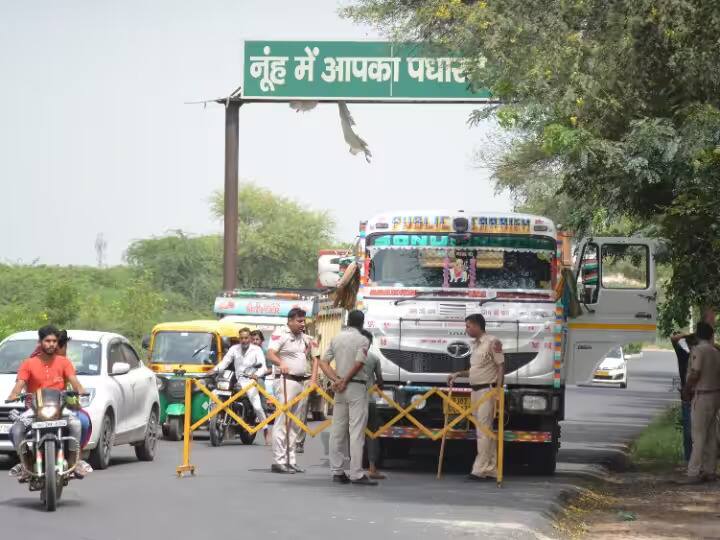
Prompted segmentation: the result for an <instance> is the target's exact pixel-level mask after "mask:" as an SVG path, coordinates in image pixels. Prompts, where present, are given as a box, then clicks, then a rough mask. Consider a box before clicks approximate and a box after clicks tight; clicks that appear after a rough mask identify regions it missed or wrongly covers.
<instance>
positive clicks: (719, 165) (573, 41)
mask: <svg viewBox="0 0 720 540" xmlns="http://www.w3.org/2000/svg"><path fill="white" fill-rule="evenodd" d="M345 14H346V15H348V16H350V17H352V18H354V19H355V20H357V21H361V22H365V23H370V24H373V25H375V26H377V27H379V28H380V29H382V30H384V31H385V32H386V33H388V34H390V35H391V36H392V37H393V38H395V39H398V40H402V41H404V40H420V41H424V42H432V43H436V44H439V45H443V46H445V47H447V48H449V49H450V50H454V51H458V52H460V53H461V54H462V55H463V56H464V57H466V58H469V59H470V63H469V68H468V70H469V75H470V78H471V81H472V84H473V85H474V86H475V87H484V88H489V89H490V90H491V91H492V93H493V94H494V95H495V96H496V97H497V98H499V99H501V100H502V101H503V102H504V103H505V105H502V106H498V107H493V108H491V109H490V110H489V111H483V112H480V113H478V114H476V115H474V117H473V119H472V120H474V121H476V122H478V121H487V119H489V118H495V119H496V121H497V122H498V124H499V125H500V127H502V128H504V129H507V130H510V131H511V132H512V134H513V135H514V139H513V140H512V142H511V143H510V147H509V149H508V151H507V152H506V153H505V154H504V157H503V158H502V159H501V160H500V163H499V165H498V166H497V167H495V170H496V179H497V180H498V186H499V187H500V188H508V189H510V190H511V191H513V193H514V195H516V197H517V199H518V201H519V203H520V206H521V207H523V205H524V206H525V207H527V208H535V209H538V210H547V211H542V212H540V213H543V214H549V215H550V217H553V218H555V219H556V220H558V221H560V222H561V223H563V224H564V225H565V226H566V227H568V228H570V229H572V230H575V231H576V232H577V233H584V232H591V233H593V234H598V233H599V232H602V233H605V232H606V230H605V229H606V228H608V226H610V227H609V228H610V229H611V230H612V229H613V228H615V226H616V225H617V224H621V225H622V227H620V228H621V229H626V230H628V231H631V232H643V233H648V232H652V233H654V234H656V235H657V236H660V237H663V238H666V239H667V240H668V241H669V242H668V253H667V258H668V263H669V264H670V265H671V268H672V275H671V277H670V279H669V280H668V281H667V284H666V289H665V295H666V303H665V304H664V310H663V311H664V313H663V319H662V322H663V327H664V330H665V331H666V332H667V331H670V329H671V328H672V327H674V326H684V324H685V323H686V322H687V317H688V313H689V311H690V307H692V306H697V305H715V306H717V305H719V304H720V262H719V261H718V258H717V257H716V256H715V254H716V253H717V248H718V238H720V235H719V234H718V232H719V231H718V228H717V227H718V223H720V69H718V66H720V48H719V47H718V46H717V31H716V29H717V28H719V27H720V3H718V2H707V1H705V0H663V1H660V2H658V1H657V0H619V1H617V2H607V1H605V0H578V1H569V2H537V1H528V0H505V1H502V2H496V1H472V2H469V1H462V0H419V1H413V2H408V1H405V0H356V2H355V5H354V6H353V7H350V8H347V9H346V10H345Z"/></svg>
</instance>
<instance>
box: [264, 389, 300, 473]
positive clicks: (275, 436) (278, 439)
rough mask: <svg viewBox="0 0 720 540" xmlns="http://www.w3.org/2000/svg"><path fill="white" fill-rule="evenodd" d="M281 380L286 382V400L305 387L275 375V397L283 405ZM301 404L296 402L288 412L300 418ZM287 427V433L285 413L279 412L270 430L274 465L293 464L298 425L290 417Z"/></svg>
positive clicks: (288, 400)
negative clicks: (288, 428)
mask: <svg viewBox="0 0 720 540" xmlns="http://www.w3.org/2000/svg"><path fill="white" fill-rule="evenodd" d="M283 380H285V381H286V384H287V402H290V401H292V400H293V399H295V397H297V396H298V395H300V394H301V393H302V391H303V390H304V389H305V385H304V384H303V383H300V382H297V381H292V380H290V379H284V378H283V377H282V376H279V375H278V377H277V379H276V381H275V389H274V391H275V399H277V400H278V401H279V402H280V403H282V404H283V405H284V404H285V403H286V401H285V396H284V394H283ZM302 406H303V401H302V400H301V401H300V402H299V403H296V404H295V406H293V407H291V408H290V412H291V413H292V414H293V415H295V416H296V417H298V418H300V419H301V420H302V417H301V416H300V412H301V409H302ZM288 423H289V427H290V432H289V433H287V432H286V430H285V414H281V415H280V416H278V417H277V418H275V423H274V424H273V430H272V449H273V461H274V463H275V464H276V465H295V444H296V442H297V436H298V433H299V432H300V426H298V425H297V424H296V423H295V422H293V421H292V419H290V421H289V422H288ZM288 439H289V443H290V451H289V454H290V463H288V462H287V453H286V452H287V446H288Z"/></svg>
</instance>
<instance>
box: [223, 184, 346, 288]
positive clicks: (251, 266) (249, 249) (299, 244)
mask: <svg viewBox="0 0 720 540" xmlns="http://www.w3.org/2000/svg"><path fill="white" fill-rule="evenodd" d="M238 204H239V212H238V214H239V215H238V219H239V225H238V237H239V247H238V268H239V276H238V283H239V284H240V286H241V287H250V288H253V287H312V286H314V284H315V281H316V279H317V257H318V251H319V250H320V249H321V248H326V247H328V246H330V245H333V244H335V242H334V240H333V230H334V226H335V224H334V222H333V220H332V218H331V217H330V216H329V215H328V213H327V212H320V211H313V210H307V209H305V208H303V207H302V206H300V205H299V204H298V203H296V202H294V201H292V200H290V199H287V198H285V197H281V196H277V195H274V194H273V193H272V192H270V191H269V190H267V189H263V188H260V187H257V186H254V185H252V184H244V185H243V187H242V188H241V189H240V192H239V194H238ZM223 208H224V204H223V194H222V193H219V192H218V193H216V194H215V195H214V197H213V199H212V209H213V213H214V214H215V216H217V217H218V218H222V216H223Z"/></svg>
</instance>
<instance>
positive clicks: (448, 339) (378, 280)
mask: <svg viewBox="0 0 720 540" xmlns="http://www.w3.org/2000/svg"><path fill="white" fill-rule="evenodd" d="M640 243H641V244H643V245H644V247H647V245H645V244H644V243H643V242H640ZM357 248H358V249H357V262H358V267H359V269H360V288H359V293H358V302H359V305H360V306H362V308H363V309H364V310H365V312H366V314H367V315H366V324H367V327H368V329H369V330H370V331H371V332H372V333H373V334H374V343H373V346H372V349H371V354H374V355H377V356H378V357H379V359H380V360H381V364H382V369H383V376H384V379H385V381H386V389H387V393H388V395H389V397H392V398H393V400H394V401H395V402H396V403H397V404H398V405H400V406H401V407H406V406H408V405H409V404H410V403H412V402H413V401H416V400H419V399H420V396H422V395H423V394H425V393H426V392H427V391H428V390H429V389H431V388H433V387H446V386H447V376H448V374H449V373H452V372H455V371H460V370H465V369H467V368H468V366H469V360H470V339H469V338H468V337H467V336H466V334H465V323H464V320H465V317H466V316H467V315H469V314H471V313H481V314H483V315H484V317H485V319H486V321H487V332H488V333H490V334H492V335H494V336H496V337H497V338H499V339H500V340H501V341H502V344H503V348H504V352H505V373H506V379H505V380H506V388H507V390H506V412H505V418H504V423H505V424H504V425H505V440H506V441H507V442H508V443H509V444H508V445H507V453H506V455H507V456H508V457H509V459H510V460H513V461H521V462H522V463H524V464H526V465H527V466H528V467H529V468H530V470H532V471H534V472H538V473H552V472H553V471H554V470H555V465H556V460H557V453H558V449H559V446H560V424H559V422H560V421H561V420H562V419H563V418H564V414H565V377H564V374H565V372H566V370H567V366H565V364H564V360H565V359H566V358H568V357H571V356H573V354H572V353H574V351H572V353H568V351H567V347H568V346H570V347H575V342H574V341H573V339H571V338H569V334H568V328H569V327H568V325H567V324H566V314H567V311H566V309H565V306H564V305H563V303H562V296H563V295H562V294H561V292H562V291H561V290H559V291H558V292H556V290H555V289H556V286H557V285H558V284H559V279H560V275H561V269H562V266H561V246H560V244H559V243H558V235H557V231H556V229H555V226H554V224H553V223H552V221H550V220H549V219H546V218H543V217H539V216H531V215H523V214H491V213H470V212H462V211H460V212H448V211H436V212H393V213H388V214H384V215H381V216H378V217H376V218H374V219H372V220H370V221H369V222H364V223H363V224H362V225H361V234H360V241H359V242H358V246H357ZM595 250H596V251H597V246H596V245H595ZM587 259H589V257H587ZM646 262H647V263H648V265H649V259H646ZM595 264H596V265H597V260H596V261H595ZM648 268H650V267H649V266H648ZM568 276H573V274H572V272H571V273H570V274H568ZM584 277H585V279H587V270H585V275H584ZM653 277H654V274H653ZM649 278H650V274H649V270H648V279H649ZM574 279H575V278H574V277H572V278H571V280H574ZM580 279H581V280H582V279H583V277H582V276H581V278H580ZM566 281H568V280H567V279H566ZM568 285H572V286H573V287H574V286H575V284H574V283H569V284H568ZM586 285H587V283H586ZM650 285H651V283H650V281H648V283H647V288H646V289H644V290H648V289H649V288H650ZM652 286H653V287H654V282H653V283H652ZM633 294H634V293H633ZM586 308H587V310H585V309H583V316H584V317H585V318H586V319H587V320H588V321H590V320H592V321H593V323H598V320H597V318H596V317H595V315H596V311H595V310H593V309H592V308H591V307H588V306H586ZM633 309H635V307H634V306H630V305H628V306H625V307H624V308H623V309H620V310H619V311H621V312H622V315H623V316H629V317H632V316H633V315H632V313H631V311H632V310H633ZM653 309H654V303H653ZM653 309H650V308H646V311H647V312H648V313H651V315H648V316H649V317H651V318H654V316H655V315H654V311H653ZM594 317H595V318H594ZM581 318H582V317H581ZM647 322H652V323H653V324H654V319H653V321H647ZM587 324H589V323H586V325H587ZM590 326H592V324H591V325H590ZM596 326H597V324H596ZM649 326H650V325H645V327H644V328H639V329H636V330H639V331H638V332H635V335H636V336H638V337H639V336H644V335H646V334H647V331H649ZM586 328H590V327H588V326H586ZM653 328H654V327H653ZM605 330H606V329H605V328H603V327H602V322H601V324H600V325H599V327H597V328H595V329H594V331H593V335H594V339H595V340H596V341H599V342H600V343H601V346H596V347H595V350H594V353H593V356H592V358H591V357H590V356H588V357H587V358H585V359H584V360H585V364H588V363H589V362H592V361H595V357H596V356H598V355H601V354H602V349H603V348H604V347H605V345H607V350H609V349H610V347H611V346H612V343H617V344H621V343H624V342H628V341H629V340H630V339H629V338H628V335H627V332H625V333H623V332H624V330H622V329H620V332H619V333H617V332H616V334H614V335H608V333H607V332H606V331H605ZM598 331H599V332H600V334H598ZM643 332H645V333H643ZM630 333H632V331H631V332H630ZM606 342H607V343H606ZM606 352H607V351H606ZM601 359H602V356H599V357H598V358H597V359H596V360H597V361H599V360H601ZM576 371H577V372H578V374H579V372H580V371H582V370H580V369H576ZM585 371H587V372H588V373H589V372H590V371H591V368H585ZM459 386H460V388H459V389H456V394H455V395H456V396H459V397H458V398H457V399H456V400H457V401H463V400H464V401H466V402H467V403H469V399H470V389H469V386H468V381H467V380H464V381H463V380H460V382H459ZM379 407H380V414H381V420H382V423H383V424H384V423H391V422H392V421H393V419H394V418H395V417H396V416H397V415H398V410H397V409H395V408H394V407H393V406H391V405H390V404H388V403H385V402H384V400H381V402H380V403H379ZM451 412H452V411H451ZM444 413H445V411H444V409H443V401H442V400H441V399H440V398H439V397H438V396H437V395H435V396H432V397H431V398H430V399H428V400H427V402H422V403H418V404H416V407H415V410H414V411H413V413H412V414H413V416H414V417H415V419H417V420H419V421H420V422H421V423H422V424H423V425H424V426H426V427H428V428H430V429H435V428H441V427H442V426H443V421H444ZM456 427H457V429H455V430H453V431H452V432H450V434H449V439H457V440H465V442H464V443H462V442H454V443H452V444H454V445H455V447H456V448H458V447H460V448H461V449H462V448H465V449H467V451H468V452H469V453H472V449H471V443H472V442H474V439H475V437H476V435H475V431H474V429H471V428H472V424H469V423H468V422H467V421H465V422H462V423H460V424H459V425H458V426H456ZM423 438H424V436H423V434H422V430H420V429H419V428H418V427H417V426H416V425H414V424H413V422H412V421H411V420H410V419H408V418H407V417H404V418H401V419H400V420H399V421H396V422H395V423H394V424H393V425H392V426H391V427H389V428H388V429H386V430H385V431H384V432H383V434H382V438H381V444H382V447H383V455H384V456H385V457H400V456H402V455H405V454H406V453H407V452H409V451H410V450H411V449H413V448H417V447H419V446H422V443H420V442H419V441H418V439H423Z"/></svg>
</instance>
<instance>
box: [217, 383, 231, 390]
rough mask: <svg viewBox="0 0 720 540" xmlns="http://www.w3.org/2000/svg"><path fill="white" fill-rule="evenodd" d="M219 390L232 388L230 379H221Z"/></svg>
mask: <svg viewBox="0 0 720 540" xmlns="http://www.w3.org/2000/svg"><path fill="white" fill-rule="evenodd" d="M217 387H218V390H230V381H220V382H218V383H217Z"/></svg>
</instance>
